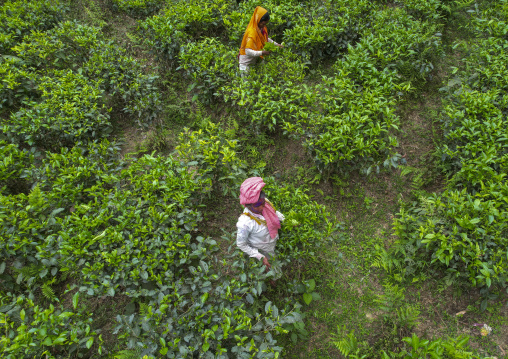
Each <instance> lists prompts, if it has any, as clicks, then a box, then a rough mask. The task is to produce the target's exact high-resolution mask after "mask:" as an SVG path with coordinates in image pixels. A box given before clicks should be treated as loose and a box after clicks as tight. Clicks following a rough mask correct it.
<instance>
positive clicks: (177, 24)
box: [139, 0, 232, 67]
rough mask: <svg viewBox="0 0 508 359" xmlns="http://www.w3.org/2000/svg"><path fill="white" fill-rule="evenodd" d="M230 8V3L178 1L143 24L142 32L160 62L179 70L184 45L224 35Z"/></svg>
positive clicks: (217, 0)
mask: <svg viewBox="0 0 508 359" xmlns="http://www.w3.org/2000/svg"><path fill="white" fill-rule="evenodd" d="M231 5H232V2H231V1H228V0H213V1H204V0H193V1H183V0H179V1H176V2H174V3H172V4H171V6H170V7H168V8H166V9H164V10H163V11H162V12H161V14H160V15H156V16H153V17H152V18H149V19H146V20H145V21H143V22H140V24H139V30H140V31H141V33H142V34H143V35H144V36H145V44H146V45H147V46H148V47H149V48H151V49H153V50H152V52H153V53H154V54H155V55H156V56H157V58H158V59H159V60H161V61H162V62H163V63H165V64H166V65H167V66H169V67H176V65H177V63H178V54H179V52H180V48H181V47H182V46H183V45H184V44H186V43H187V42H190V41H192V40H198V39H199V38H201V37H203V36H207V37H212V36H219V35H220V34H221V33H222V32H223V30H224V27H223V21H222V17H223V16H224V14H225V13H227V12H228V11H229V9H230V8H231Z"/></svg>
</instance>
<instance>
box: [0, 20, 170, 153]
mask: <svg viewBox="0 0 508 359" xmlns="http://www.w3.org/2000/svg"><path fill="white" fill-rule="evenodd" d="M13 49H14V51H15V52H16V55H17V56H18V59H21V60H16V61H17V62H13V61H10V62H6V64H10V65H11V66H10V67H11V68H12V67H13V64H18V63H19V64H22V66H23V67H21V68H20V70H18V72H17V73H16V72H14V71H12V72H11V71H9V74H12V76H11V77H14V78H11V79H9V82H7V81H6V82H5V83H4V84H5V85H4V86H5V87H4V88H3V90H4V91H2V92H0V93H1V94H3V95H4V97H5V98H4V99H3V100H4V101H5V102H7V104H9V102H11V103H15V102H14V101H20V100H19V99H18V97H19V98H20V99H24V102H25V103H24V106H23V107H21V108H20V109H19V111H17V112H14V113H13V114H12V115H11V116H10V118H9V119H8V120H7V121H5V126H4V132H5V133H6V134H7V135H8V136H9V138H10V140H11V141H12V142H16V143H23V144H24V145H25V146H39V147H41V148H44V149H52V150H53V151H58V148H59V147H61V146H64V147H72V146H73V145H74V144H76V143H78V142H79V143H83V142H87V141H91V140H93V139H97V138H100V137H101V136H104V135H106V134H108V133H109V132H110V130H111V126H112V119H111V117H112V115H113V116H116V113H117V112H123V113H125V114H127V115H129V117H130V119H132V120H135V121H136V122H137V123H138V125H140V126H146V125H148V124H149V123H151V122H152V121H153V120H154V119H155V118H156V117H157V115H158V113H159V111H160V107H161V105H160V97H159V94H158V92H157V91H155V90H156V87H155V81H156V77H155V76H153V75H150V74H144V73H143V70H144V67H143V66H142V65H141V64H139V63H138V62H137V61H136V60H135V59H134V58H132V57H130V56H127V55H126V52H125V50H123V49H121V48H119V47H118V46H116V45H114V44H112V43H111V42H108V41H106V40H105V38H104V36H103V35H102V34H101V33H100V31H99V29H97V28H94V27H90V26H85V25H80V24H78V23H75V22H65V23H61V24H59V25H58V26H57V27H55V28H54V29H51V30H49V31H46V32H33V33H32V34H31V35H29V36H26V37H25V38H24V42H23V43H21V44H19V45H18V46H16V47H14V48H13ZM16 69H17V68H16ZM14 74H16V75H17V76H14ZM18 79H19V80H18ZM18 81H19V82H18ZM34 83H37V86H35V85H34ZM14 90H16V92H15V93H14ZM31 90H32V91H31ZM30 91H31V92H30ZM29 96H30V97H29ZM28 99H31V100H32V101H31V102H28V101H27V100H28Z"/></svg>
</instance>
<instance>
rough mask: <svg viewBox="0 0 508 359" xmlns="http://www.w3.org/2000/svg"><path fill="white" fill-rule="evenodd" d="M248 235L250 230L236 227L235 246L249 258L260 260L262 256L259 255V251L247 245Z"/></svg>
mask: <svg viewBox="0 0 508 359" xmlns="http://www.w3.org/2000/svg"><path fill="white" fill-rule="evenodd" d="M249 233H250V230H249V228H247V227H244V226H241V227H238V232H237V234H236V245H237V247H238V248H240V249H241V250H242V251H243V252H244V253H246V254H247V255H248V256H249V257H253V258H257V259H262V258H264V255H262V254H261V253H259V251H258V250H257V249H256V248H254V247H251V246H250V243H249Z"/></svg>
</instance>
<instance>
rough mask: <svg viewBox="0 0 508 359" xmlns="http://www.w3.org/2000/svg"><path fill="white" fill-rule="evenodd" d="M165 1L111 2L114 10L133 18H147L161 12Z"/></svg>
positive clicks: (135, 0)
mask: <svg viewBox="0 0 508 359" xmlns="http://www.w3.org/2000/svg"><path fill="white" fill-rule="evenodd" d="M164 4H165V1H164V0H111V5H112V7H113V9H115V10H120V11H124V12H126V13H127V14H129V16H132V17H133V18H146V17H147V16H151V15H153V14H155V13H156V12H157V11H159V10H160V9H161V8H162V7H163V6H164Z"/></svg>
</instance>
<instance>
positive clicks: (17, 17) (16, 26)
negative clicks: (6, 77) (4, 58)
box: [0, 0, 64, 54]
mask: <svg viewBox="0 0 508 359" xmlns="http://www.w3.org/2000/svg"><path fill="white" fill-rule="evenodd" d="M63 10H64V8H63V6H62V5H61V4H58V3H55V2H53V1H50V0H37V1H2V4H1V6H0V52H1V53H2V54H11V53H12V52H11V48H12V47H13V46H15V45H16V44H17V43H19V42H20V41H21V39H22V38H23V36H25V35H28V34H30V32H31V31H33V30H40V31H43V30H49V29H51V28H52V27H54V26H55V25H56V24H57V23H58V22H60V21H61V20H62V17H63Z"/></svg>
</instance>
